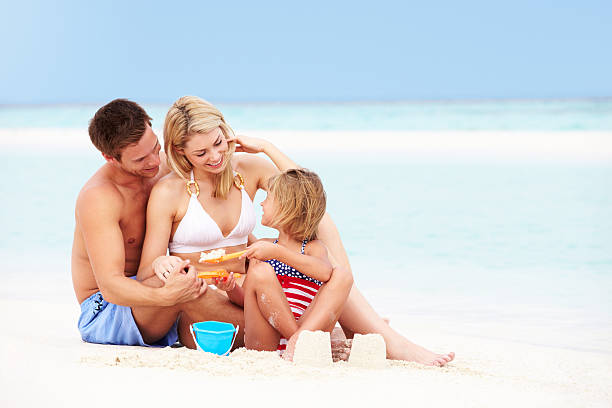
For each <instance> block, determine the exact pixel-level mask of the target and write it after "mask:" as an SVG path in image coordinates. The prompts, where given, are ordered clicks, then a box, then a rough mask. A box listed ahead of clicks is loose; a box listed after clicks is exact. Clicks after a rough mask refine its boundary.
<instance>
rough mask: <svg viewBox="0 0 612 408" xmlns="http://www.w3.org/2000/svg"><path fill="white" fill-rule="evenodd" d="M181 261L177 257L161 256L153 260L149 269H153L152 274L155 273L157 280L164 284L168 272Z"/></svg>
mask: <svg viewBox="0 0 612 408" xmlns="http://www.w3.org/2000/svg"><path fill="white" fill-rule="evenodd" d="M182 261H183V260H182V259H181V258H179V257H178V256H166V255H162V256H158V257H157V258H155V260H154V261H153V264H152V265H151V267H152V268H153V272H155V275H156V276H157V277H158V278H159V280H161V281H162V282H164V283H166V281H167V280H168V276H169V275H170V271H171V270H172V269H173V268H175V267H176V266H177V265H178V264H179V263H181V262H182ZM188 262H189V261H188Z"/></svg>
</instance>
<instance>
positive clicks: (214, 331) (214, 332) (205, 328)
mask: <svg viewBox="0 0 612 408" xmlns="http://www.w3.org/2000/svg"><path fill="white" fill-rule="evenodd" d="M189 329H190V330H191V335H192V336H193V341H195V344H196V348H197V349H198V350H203V351H207V352H209V353H214V354H218V355H220V356H227V355H229V353H230V351H231V350H232V346H233V345H234V341H235V340H236V335H237V334H238V329H239V326H236V327H234V325H233V324H231V323H225V322H216V321H214V320H210V321H207V322H198V323H193V324H192V325H191V326H189Z"/></svg>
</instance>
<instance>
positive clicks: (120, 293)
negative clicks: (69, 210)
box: [72, 99, 244, 346]
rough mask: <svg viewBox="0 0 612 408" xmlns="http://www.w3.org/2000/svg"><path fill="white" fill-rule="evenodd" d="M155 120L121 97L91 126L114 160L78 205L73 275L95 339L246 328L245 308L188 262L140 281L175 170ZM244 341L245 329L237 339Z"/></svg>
mask: <svg viewBox="0 0 612 408" xmlns="http://www.w3.org/2000/svg"><path fill="white" fill-rule="evenodd" d="M150 121H151V118H150V117H149V116H148V115H147V114H146V112H145V111H144V109H142V108H141V107H140V106H139V105H138V104H136V103H134V102H131V101H128V100H125V99H117V100H114V101H112V102H110V103H108V104H107V105H105V106H103V107H102V108H100V110H98V112H97V113H96V114H95V116H94V118H93V119H92V120H91V123H90V125H89V135H90V138H91V141H92V143H93V144H94V145H95V146H96V148H97V149H98V150H100V152H101V153H102V156H103V157H104V159H105V160H106V163H105V164H104V165H103V166H102V167H101V168H100V169H99V170H98V171H97V172H96V173H95V174H94V175H93V176H92V177H91V178H90V179H89V180H88V181H87V182H86V183H85V185H84V186H83V188H82V189H81V191H80V193H79V196H78V198H77V203H76V210H75V219H76V227H75V232H74V243H73V247H72V281H73V285H74V290H75V293H76V296H77V300H78V301H79V303H80V304H81V316H80V318H79V330H80V332H81V336H82V338H83V340H85V341H88V342H92V343H102V344H125V345H141V346H145V345H156V346H168V345H172V344H174V343H175V342H176V341H177V339H178V332H179V331H180V332H181V334H182V336H181V338H182V339H188V338H189V334H188V333H189V324H190V323H192V322H194V321H203V320H223V321H228V322H232V323H234V324H239V325H240V327H241V328H242V327H244V324H243V323H244V322H243V313H242V310H241V309H240V308H238V307H236V306H235V305H233V304H232V303H231V302H229V300H227V298H226V297H224V296H222V295H220V294H219V293H216V292H215V291H213V290H207V286H206V283H205V282H204V281H203V280H201V279H199V278H197V277H196V274H195V269H194V268H193V267H191V266H189V265H188V263H187V261H185V262H183V263H181V264H179V265H177V266H176V267H175V269H173V270H172V271H171V273H170V276H169V277H168V280H167V282H166V284H165V285H162V284H161V282H160V281H159V280H158V279H157V278H156V277H153V278H151V279H149V280H147V281H144V282H139V281H137V280H135V279H134V278H135V276H136V272H137V271H138V265H139V262H140V254H141V250H142V244H143V241H144V237H145V217H146V209H147V201H148V199H149V194H150V192H151V189H152V187H153V185H154V184H155V183H156V182H157V181H158V180H159V178H161V177H162V176H163V175H165V174H167V173H168V170H167V169H166V168H165V166H164V165H163V164H162V161H163V160H162V159H163V158H164V157H163V153H161V152H160V150H161V146H160V144H159V141H158V140H157V136H156V135H155V133H153V130H152V129H151V122H150ZM160 156H161V157H160ZM179 316H181V319H180V320H179ZM179 322H180V324H179ZM242 341H243V335H242V334H239V335H238V336H237V340H236V342H237V343H238V345H241V344H242Z"/></svg>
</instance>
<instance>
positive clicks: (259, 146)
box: [227, 135, 270, 153]
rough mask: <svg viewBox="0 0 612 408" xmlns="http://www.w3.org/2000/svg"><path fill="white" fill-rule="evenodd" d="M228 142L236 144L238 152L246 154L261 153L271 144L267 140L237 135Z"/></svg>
mask: <svg viewBox="0 0 612 408" xmlns="http://www.w3.org/2000/svg"><path fill="white" fill-rule="evenodd" d="M227 142H228V143H230V142H235V143H236V152H244V153H261V152H263V151H264V150H265V149H266V147H268V145H269V144H270V142H268V141H267V140H264V139H258V138H256V137H248V136H243V135H235V136H234V137H233V138H230V139H228V140H227Z"/></svg>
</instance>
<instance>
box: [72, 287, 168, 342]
mask: <svg viewBox="0 0 612 408" xmlns="http://www.w3.org/2000/svg"><path fill="white" fill-rule="evenodd" d="M177 322H178V320H177V321H176V322H174V325H173V326H172V328H171V329H170V331H169V332H168V333H166V335H165V336H164V337H163V338H162V339H160V340H159V341H157V342H155V343H154V344H146V343H145V342H144V340H143V339H142V336H141V335H140V330H138V326H137V325H136V322H135V321H134V316H132V309H131V308H129V307H127V306H119V305H115V304H113V303H108V302H107V301H106V300H104V298H103V297H102V293H100V292H96V293H94V294H93V295H91V296H90V297H88V298H87V299H85V300H84V301H83V303H81V315H80V316H79V331H80V332H81V338H82V339H83V341H86V342H88V343H98V344H118V345H126V346H150V347H166V346H171V345H173V344H174V343H176V341H177V340H178V331H177Z"/></svg>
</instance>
